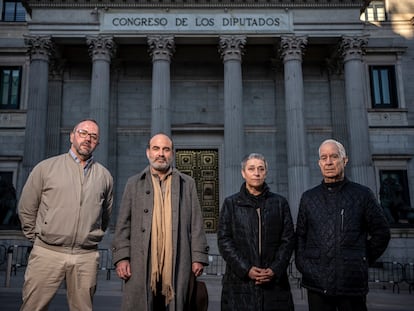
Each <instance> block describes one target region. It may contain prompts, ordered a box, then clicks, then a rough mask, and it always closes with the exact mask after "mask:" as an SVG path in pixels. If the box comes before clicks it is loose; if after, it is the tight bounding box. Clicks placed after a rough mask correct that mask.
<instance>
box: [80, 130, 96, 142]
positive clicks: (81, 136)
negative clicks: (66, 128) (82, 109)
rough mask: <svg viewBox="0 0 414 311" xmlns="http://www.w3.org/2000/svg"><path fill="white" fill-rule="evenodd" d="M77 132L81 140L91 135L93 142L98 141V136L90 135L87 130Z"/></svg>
mask: <svg viewBox="0 0 414 311" xmlns="http://www.w3.org/2000/svg"><path fill="white" fill-rule="evenodd" d="M76 132H77V133H78V134H79V137H80V138H86V137H88V135H89V137H90V138H91V140H92V141H98V138H99V137H98V134H95V133H89V132H88V131H87V130H81V129H79V130H77V131H76Z"/></svg>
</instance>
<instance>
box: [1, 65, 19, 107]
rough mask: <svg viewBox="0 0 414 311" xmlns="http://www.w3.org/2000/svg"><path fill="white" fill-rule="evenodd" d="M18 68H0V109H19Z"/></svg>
mask: <svg viewBox="0 0 414 311" xmlns="http://www.w3.org/2000/svg"><path fill="white" fill-rule="evenodd" d="M21 71H22V70H21V68H20V67H0V75H1V76H0V99H1V102H0V109H19V103H20V83H21Z"/></svg>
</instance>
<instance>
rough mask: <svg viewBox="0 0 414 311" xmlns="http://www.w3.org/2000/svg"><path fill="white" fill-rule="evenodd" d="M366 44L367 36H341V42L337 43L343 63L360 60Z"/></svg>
mask: <svg viewBox="0 0 414 311" xmlns="http://www.w3.org/2000/svg"><path fill="white" fill-rule="evenodd" d="M367 44H368V36H366V35H364V36H342V40H341V42H340V43H339V52H340V53H341V55H342V57H343V58H344V61H348V60H351V59H358V60H360V59H362V55H363V54H364V53H365V47H366V46H367Z"/></svg>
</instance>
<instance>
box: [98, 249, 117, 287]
mask: <svg viewBox="0 0 414 311" xmlns="http://www.w3.org/2000/svg"><path fill="white" fill-rule="evenodd" d="M98 251H99V266H98V270H103V271H106V279H107V280H110V279H111V271H112V270H115V266H114V265H113V264H112V252H111V250H110V249H106V248H100V249H99V250H98Z"/></svg>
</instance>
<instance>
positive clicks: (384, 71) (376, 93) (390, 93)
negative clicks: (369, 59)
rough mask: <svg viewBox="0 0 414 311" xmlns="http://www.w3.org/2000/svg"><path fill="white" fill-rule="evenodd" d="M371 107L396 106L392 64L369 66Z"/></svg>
mask: <svg viewBox="0 0 414 311" xmlns="http://www.w3.org/2000/svg"><path fill="white" fill-rule="evenodd" d="M369 76H370V82H371V100H372V108H398V102H397V86H396V83H395V68H394V66H370V67H369Z"/></svg>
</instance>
